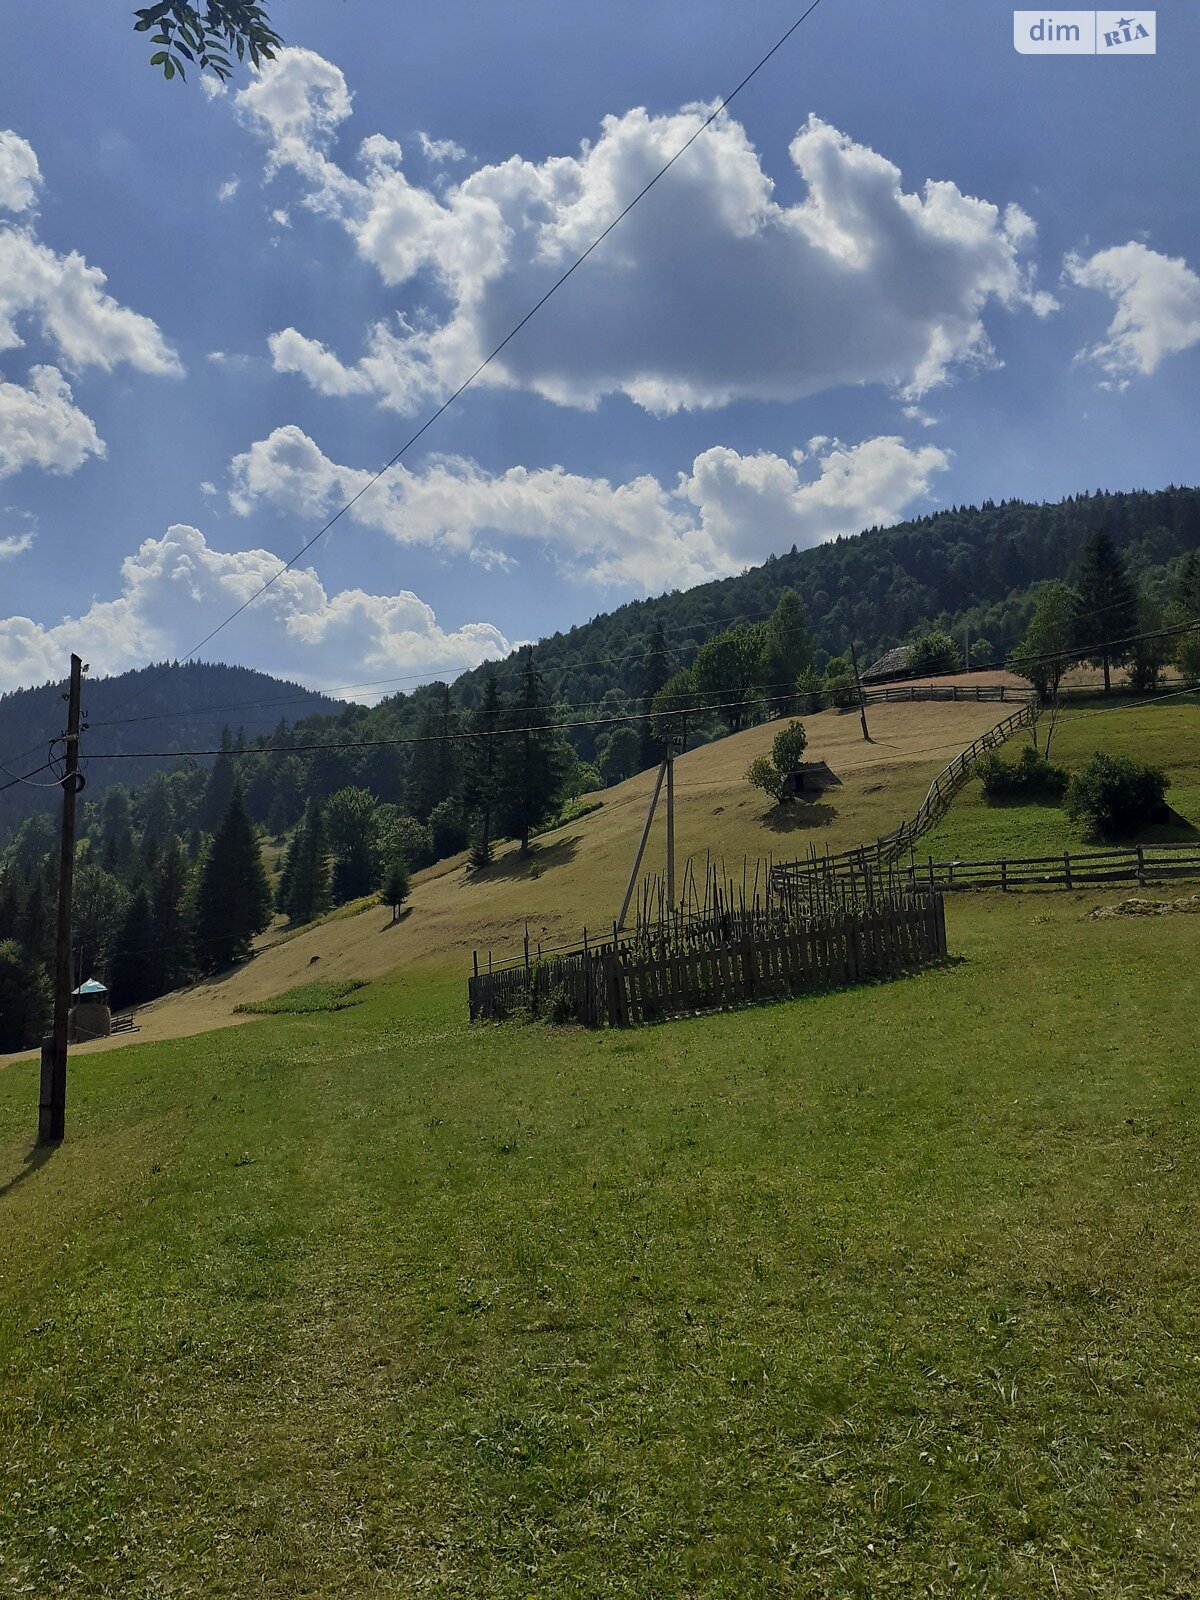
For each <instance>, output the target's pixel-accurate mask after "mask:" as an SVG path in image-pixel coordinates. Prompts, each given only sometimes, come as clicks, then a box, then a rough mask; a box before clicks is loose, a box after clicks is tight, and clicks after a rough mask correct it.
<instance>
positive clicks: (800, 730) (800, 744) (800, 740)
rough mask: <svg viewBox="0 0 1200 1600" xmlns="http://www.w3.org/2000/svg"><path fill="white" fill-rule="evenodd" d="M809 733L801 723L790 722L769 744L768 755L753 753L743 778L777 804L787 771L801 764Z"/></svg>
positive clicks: (780, 798)
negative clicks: (769, 751)
mask: <svg viewBox="0 0 1200 1600" xmlns="http://www.w3.org/2000/svg"><path fill="white" fill-rule="evenodd" d="M807 744H808V735H807V734H806V733H805V731H804V724H803V723H802V722H789V723H788V725H787V727H786V728H780V730H779V732H778V733H777V734H776V735H775V738H774V740H773V741H772V744H771V754H770V756H769V757H768V756H755V758H754V760H753V761H752V762H751V763H750V766H749V767H748V769H747V771H746V777H747V778H748V779H749V781H750V782H751V783H752V784H753V785H754V787H755V788H756V789H761V790H762V791H763V793H764V794H769V795H770V797H771V799H772V800H774V801H775V803H776V805H778V804H779V803H780V802H781V801H782V800H783V799H784V797H785V793H786V789H787V777H788V773H789V772H795V770H796V768H797V767H798V766H799V765H800V758H801V757H802V756H803V754H804V751H805V747H806V746H807Z"/></svg>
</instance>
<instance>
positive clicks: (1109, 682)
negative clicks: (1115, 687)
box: [1103, 650, 1112, 694]
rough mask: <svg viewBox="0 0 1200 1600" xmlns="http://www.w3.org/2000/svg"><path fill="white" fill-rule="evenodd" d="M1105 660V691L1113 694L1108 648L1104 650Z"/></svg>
mask: <svg viewBox="0 0 1200 1600" xmlns="http://www.w3.org/2000/svg"><path fill="white" fill-rule="evenodd" d="M1103 660H1104V692H1105V694H1111V693H1112V679H1111V678H1110V677H1109V673H1108V651H1107V650H1106V651H1105V652H1104V656H1103Z"/></svg>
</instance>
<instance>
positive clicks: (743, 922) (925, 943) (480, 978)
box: [467, 886, 946, 1028]
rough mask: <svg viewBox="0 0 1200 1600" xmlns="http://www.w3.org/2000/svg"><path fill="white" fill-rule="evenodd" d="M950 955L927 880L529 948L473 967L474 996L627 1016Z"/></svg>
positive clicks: (784, 993)
mask: <svg viewBox="0 0 1200 1600" xmlns="http://www.w3.org/2000/svg"><path fill="white" fill-rule="evenodd" d="M945 955H946V918H945V908H944V902H943V900H942V896H941V895H940V894H938V893H937V892H936V891H929V890H927V889H925V888H924V887H923V886H922V887H921V888H919V889H917V890H905V891H903V892H901V893H898V894H893V895H889V896H886V897H880V898H878V899H876V900H874V901H873V902H872V903H869V904H863V905H860V906H858V907H857V908H855V909H853V910H846V911H838V912H833V913H829V914H827V915H823V916H812V917H801V918H796V919H792V920H790V921H779V920H777V919H775V918H773V917H771V916H770V915H766V914H750V913H747V914H745V915H737V914H729V915H725V916H722V917H720V918H714V919H709V920H707V921H705V922H703V923H701V921H700V920H699V919H691V920H689V921H685V922H682V923H681V922H679V921H677V922H676V923H675V924H674V925H673V926H672V927H671V928H666V929H663V930H660V931H658V932H655V931H647V930H646V929H640V930H638V931H637V932H636V933H635V934H634V935H633V936H632V937H630V938H629V939H627V940H626V939H617V940H614V941H612V942H609V943H606V944H602V945H599V946H589V947H582V946H581V947H579V948H577V949H576V950H574V951H572V952H570V953H569V954H562V955H553V956H550V957H546V958H544V959H543V960H541V961H534V960H530V959H529V958H528V957H526V958H525V959H524V960H522V961H520V962H514V963H510V964H508V965H507V966H504V967H492V968H490V969H487V970H483V971H479V970H476V971H475V973H474V974H473V975H472V976H471V977H470V978H469V979H468V980H467V990H468V1002H469V1006H470V1013H471V1020H472V1021H473V1022H474V1021H477V1020H486V1021H501V1020H502V1019H503V1018H505V1017H507V1016H511V1015H512V1014H513V1013H514V1012H517V1011H519V1010H522V1009H523V1010H527V1011H528V1012H529V1013H531V1014H533V1015H544V1016H548V1017H549V1018H550V1019H551V1020H554V1021H560V1022H565V1021H568V1020H574V1021H578V1022H582V1023H584V1024H585V1025H587V1026H588V1027H600V1026H602V1025H603V1024H605V1023H607V1024H608V1025H609V1027H614V1028H625V1027H630V1026H632V1025H634V1024H637V1023H643V1022H660V1021H663V1020H665V1019H666V1018H668V1017H681V1016H690V1015H694V1014H696V1013H698V1012H702V1011H721V1010H728V1009H729V1008H731V1007H735V1006H742V1005H750V1004H753V1003H755V1002H757V1001H764V1000H780V999H784V998H786V997H788V996H790V995H797V994H808V993H813V992H815V991H819V990H824V989H833V988H840V987H843V986H845V985H848V984H854V983H862V982H866V981H868V980H871V979H881V978H895V977H900V976H901V975H903V974H905V973H908V972H914V971H917V970H918V969H919V968H921V967H924V966H928V965H930V964H931V963H932V962H935V961H939V960H942V959H943V958H944V957H945Z"/></svg>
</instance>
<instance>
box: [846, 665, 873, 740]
mask: <svg viewBox="0 0 1200 1600" xmlns="http://www.w3.org/2000/svg"><path fill="white" fill-rule="evenodd" d="M850 660H851V662H852V663H853V666H854V687H855V688H856V689H857V690H858V720H859V721H860V722H861V723H862V731H863V738H864V739H865V740H866V741H867V743H868V744H870V743H871V735H870V734H869V733H868V732H867V701H866V697H865V696H864V694H863V686H862V679H861V678H860V677H859V675H858V652H857V650H855V648H854V640H853V639H851V641H850Z"/></svg>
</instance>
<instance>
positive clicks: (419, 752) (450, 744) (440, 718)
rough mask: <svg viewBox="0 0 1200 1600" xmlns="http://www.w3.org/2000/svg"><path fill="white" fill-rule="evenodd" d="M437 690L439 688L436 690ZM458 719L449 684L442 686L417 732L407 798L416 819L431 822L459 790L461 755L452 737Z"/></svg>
mask: <svg viewBox="0 0 1200 1600" xmlns="http://www.w3.org/2000/svg"><path fill="white" fill-rule="evenodd" d="M435 687H439V686H436V685H435ZM457 732H458V718H457V714H456V712H455V710H454V701H453V698H452V697H451V694H450V689H449V686H448V685H447V684H442V685H440V692H439V694H438V698H437V700H436V701H435V702H434V703H433V704H431V705H430V706H429V708H428V709H427V711H426V712H425V715H424V717H423V718H422V719H421V722H420V724H419V728H418V738H419V741H420V742H419V743H417V744H415V745H414V746H413V756H412V766H411V767H410V769H409V774H408V796H409V804H410V807H411V809H412V813H413V816H414V817H416V818H417V820H418V821H419V822H428V821H429V815H430V812H432V810H433V808H434V806H436V805H440V804H441V802H442V801H443V800H448V799H449V798H450V797H451V795H453V794H454V793H455V792H456V790H457V789H458V780H459V752H458V746H457V742H456V741H455V739H454V737H453V735H454V734H456V733H457Z"/></svg>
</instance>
